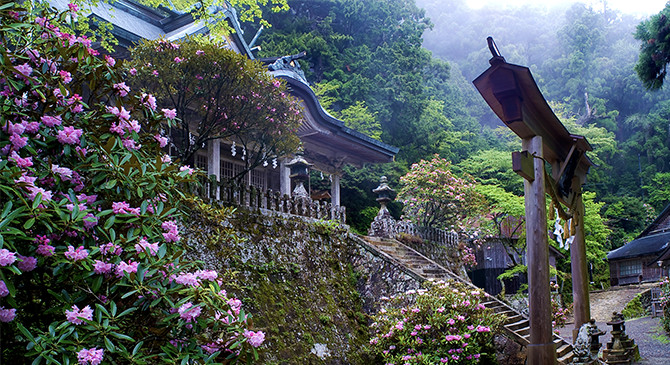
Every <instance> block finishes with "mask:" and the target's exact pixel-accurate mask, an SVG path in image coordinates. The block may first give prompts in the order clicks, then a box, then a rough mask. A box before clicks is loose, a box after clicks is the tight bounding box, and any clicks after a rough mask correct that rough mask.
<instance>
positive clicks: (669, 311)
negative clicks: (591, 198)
mask: <svg viewBox="0 0 670 365" xmlns="http://www.w3.org/2000/svg"><path fill="white" fill-rule="evenodd" d="M660 287H661V295H660V296H659V297H658V301H659V302H660V303H661V307H662V308H663V317H662V318H661V325H663V329H664V330H665V332H667V333H668V334H670V279H669V278H668V277H667V276H666V277H665V279H663V281H661V284H660ZM1 290H2V288H0V291H1ZM0 295H1V294H0Z"/></svg>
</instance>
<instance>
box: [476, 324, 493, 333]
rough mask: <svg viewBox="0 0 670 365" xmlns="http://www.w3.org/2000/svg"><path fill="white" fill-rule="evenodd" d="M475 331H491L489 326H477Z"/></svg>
mask: <svg viewBox="0 0 670 365" xmlns="http://www.w3.org/2000/svg"><path fill="white" fill-rule="evenodd" d="M477 332H491V328H490V327H487V326H479V325H478V326H477Z"/></svg>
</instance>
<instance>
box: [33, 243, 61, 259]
mask: <svg viewBox="0 0 670 365" xmlns="http://www.w3.org/2000/svg"><path fill="white" fill-rule="evenodd" d="M55 250H56V248H55V247H54V246H51V245H50V244H49V240H46V242H42V243H40V244H39V245H38V246H37V250H35V252H37V254H39V255H42V256H44V257H48V256H53V254H54V252H55Z"/></svg>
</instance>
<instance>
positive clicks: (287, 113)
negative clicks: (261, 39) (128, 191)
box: [131, 37, 300, 175]
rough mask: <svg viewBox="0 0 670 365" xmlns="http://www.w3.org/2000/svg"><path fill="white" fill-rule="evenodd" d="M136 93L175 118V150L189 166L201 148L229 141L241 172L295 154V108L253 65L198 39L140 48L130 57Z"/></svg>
mask: <svg viewBox="0 0 670 365" xmlns="http://www.w3.org/2000/svg"><path fill="white" fill-rule="evenodd" d="M131 54H132V56H133V62H132V65H131V67H132V72H131V75H132V74H135V76H134V77H132V78H131V80H132V82H133V85H137V86H138V87H142V88H144V89H145V90H148V91H151V92H153V93H154V94H155V95H156V97H157V98H158V100H159V101H160V102H161V103H163V104H164V105H167V106H168V107H171V108H174V109H175V110H176V115H177V117H178V123H176V125H175V126H174V128H173V133H172V136H171V137H172V142H173V145H174V147H175V148H176V151H177V156H178V157H179V158H180V159H181V160H182V161H185V162H187V163H191V164H192V163H193V158H194V155H195V153H196V151H198V150H199V149H201V148H202V146H203V145H204V144H205V143H207V142H209V141H212V140H215V139H230V140H232V141H234V142H236V143H237V145H238V146H240V147H241V148H243V157H245V158H244V163H245V170H244V171H243V172H241V173H240V174H241V175H243V174H244V173H245V172H246V171H249V170H251V169H253V168H254V167H256V166H259V165H260V164H261V163H263V162H264V161H268V160H272V159H273V158H276V157H278V156H282V155H285V154H287V153H290V152H293V151H295V150H296V148H297V146H298V144H299V139H298V137H297V135H296V132H297V129H298V125H299V123H300V119H299V118H300V107H299V105H298V104H297V102H296V100H295V99H293V98H292V97H291V96H290V95H289V94H288V91H287V90H286V86H285V84H284V83H283V82H281V81H279V80H278V79H274V78H273V77H272V76H271V75H270V74H269V73H267V72H266V70H265V67H264V66H263V65H262V64H261V63H260V62H256V61H252V60H249V59H248V58H246V57H245V56H243V55H241V54H238V53H236V52H234V51H232V50H229V49H226V48H225V47H223V45H222V44H219V43H216V42H211V41H209V40H207V39H205V38H203V37H188V38H186V39H184V40H183V41H179V42H168V41H165V40H156V41H143V42H140V44H138V45H137V46H136V47H134V48H132V49H131Z"/></svg>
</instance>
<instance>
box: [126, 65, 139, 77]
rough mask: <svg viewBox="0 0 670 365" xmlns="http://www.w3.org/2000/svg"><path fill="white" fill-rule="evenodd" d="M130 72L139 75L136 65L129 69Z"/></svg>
mask: <svg viewBox="0 0 670 365" xmlns="http://www.w3.org/2000/svg"><path fill="white" fill-rule="evenodd" d="M128 73H130V74H131V75H133V76H135V75H137V69H136V68H135V67H133V68H131V69H130V70H128Z"/></svg>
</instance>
